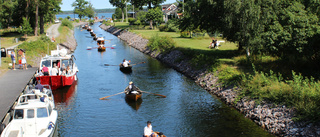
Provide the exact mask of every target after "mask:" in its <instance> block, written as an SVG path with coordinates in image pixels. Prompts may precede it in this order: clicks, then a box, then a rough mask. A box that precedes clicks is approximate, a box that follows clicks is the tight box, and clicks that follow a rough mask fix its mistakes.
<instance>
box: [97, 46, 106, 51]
mask: <svg viewBox="0 0 320 137" xmlns="http://www.w3.org/2000/svg"><path fill="white" fill-rule="evenodd" d="M98 51H106V47H100V46H99V47H98Z"/></svg>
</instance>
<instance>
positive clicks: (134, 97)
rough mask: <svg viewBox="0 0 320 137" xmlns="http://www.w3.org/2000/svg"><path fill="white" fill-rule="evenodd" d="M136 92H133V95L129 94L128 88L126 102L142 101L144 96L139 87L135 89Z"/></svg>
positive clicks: (127, 89)
mask: <svg viewBox="0 0 320 137" xmlns="http://www.w3.org/2000/svg"><path fill="white" fill-rule="evenodd" d="M135 88H136V91H131V93H129V87H127V88H126V89H125V90H124V92H125V94H126V100H128V101H137V100H139V99H141V96H142V92H141V90H140V89H139V88H138V87H135Z"/></svg>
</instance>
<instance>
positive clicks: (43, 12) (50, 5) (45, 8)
mask: <svg viewBox="0 0 320 137" xmlns="http://www.w3.org/2000/svg"><path fill="white" fill-rule="evenodd" d="M61 1H62V0H40V1H39V5H40V6H39V8H40V9H39V17H40V34H43V33H44V22H45V17H47V20H46V21H47V22H49V21H52V20H53V19H54V18H55V15H56V14H58V13H59V12H60V11H61V8H60V4H61Z"/></svg>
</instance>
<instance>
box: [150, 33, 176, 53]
mask: <svg viewBox="0 0 320 137" xmlns="http://www.w3.org/2000/svg"><path fill="white" fill-rule="evenodd" d="M148 47H149V48H150V49H151V50H152V51H155V50H156V51H159V52H161V53H162V52H168V51H170V50H172V49H174V48H175V42H174V41H173V39H172V38H170V37H168V36H162V37H160V36H158V35H155V36H152V37H151V38H150V39H149V42H148Z"/></svg>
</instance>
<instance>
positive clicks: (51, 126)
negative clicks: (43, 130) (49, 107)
mask: <svg viewBox="0 0 320 137" xmlns="http://www.w3.org/2000/svg"><path fill="white" fill-rule="evenodd" d="M51 128H54V123H53V122H52V121H50V122H49V126H48V129H49V130H50V129H51Z"/></svg>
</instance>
